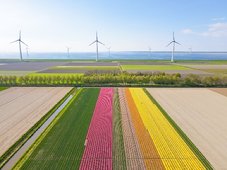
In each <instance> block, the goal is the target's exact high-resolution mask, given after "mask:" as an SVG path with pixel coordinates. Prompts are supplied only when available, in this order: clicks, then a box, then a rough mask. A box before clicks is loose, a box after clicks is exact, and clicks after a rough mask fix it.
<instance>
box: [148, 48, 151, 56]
mask: <svg viewBox="0 0 227 170" xmlns="http://www.w3.org/2000/svg"><path fill="white" fill-rule="evenodd" d="M148 50H149V56H150V57H151V47H150V46H149V47H148Z"/></svg>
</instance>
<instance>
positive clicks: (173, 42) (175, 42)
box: [167, 32, 181, 62]
mask: <svg viewBox="0 0 227 170" xmlns="http://www.w3.org/2000/svg"><path fill="white" fill-rule="evenodd" d="M170 44H173V51H172V58H171V62H174V59H173V58H174V53H175V44H178V45H181V44H180V43H178V42H177V41H175V36H174V32H173V41H171V42H170V43H169V44H168V45H167V47H168V46H169V45H170Z"/></svg>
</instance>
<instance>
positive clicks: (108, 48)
mask: <svg viewBox="0 0 227 170" xmlns="http://www.w3.org/2000/svg"><path fill="white" fill-rule="evenodd" d="M110 49H111V47H107V50H108V52H109V57H110Z"/></svg>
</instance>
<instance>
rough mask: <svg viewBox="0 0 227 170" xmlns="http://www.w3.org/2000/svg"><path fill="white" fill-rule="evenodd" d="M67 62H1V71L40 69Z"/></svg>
mask: <svg viewBox="0 0 227 170" xmlns="http://www.w3.org/2000/svg"><path fill="white" fill-rule="evenodd" d="M64 64H66V62H54V61H52V62H35V61H27V62H25V61H24V62H4V63H0V70H1V71H39V70H44V69H47V68H49V67H54V66H60V65H64Z"/></svg>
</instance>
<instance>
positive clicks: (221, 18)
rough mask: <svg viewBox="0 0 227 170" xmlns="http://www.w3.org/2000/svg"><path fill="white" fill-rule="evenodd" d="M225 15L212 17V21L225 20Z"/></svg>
mask: <svg viewBox="0 0 227 170" xmlns="http://www.w3.org/2000/svg"><path fill="white" fill-rule="evenodd" d="M224 20H225V17H219V18H212V21H224Z"/></svg>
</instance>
